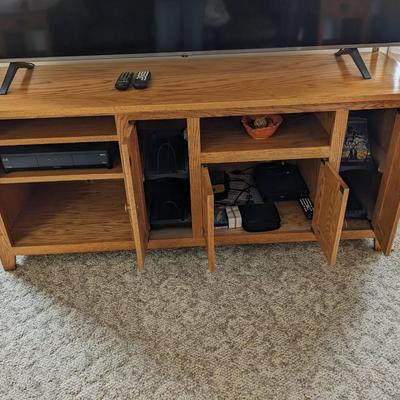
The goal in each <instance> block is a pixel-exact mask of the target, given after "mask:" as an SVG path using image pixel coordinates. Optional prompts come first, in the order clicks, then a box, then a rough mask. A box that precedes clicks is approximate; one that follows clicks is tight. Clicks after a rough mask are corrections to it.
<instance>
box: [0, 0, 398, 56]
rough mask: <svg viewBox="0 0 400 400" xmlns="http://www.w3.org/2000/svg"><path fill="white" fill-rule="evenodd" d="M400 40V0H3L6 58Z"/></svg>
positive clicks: (1, 47) (0, 35) (1, 34)
mask: <svg viewBox="0 0 400 400" xmlns="http://www.w3.org/2000/svg"><path fill="white" fill-rule="evenodd" d="M399 42H400V1H399V0H268V1H267V0H248V1H243V0H145V1H143V0H142V1H138V0H114V1H110V0H1V1H0V59H26V60H29V59H33V58H40V57H65V56H103V55H119V54H132V55H142V54H153V53H192V52H212V51H243V50H257V49H260V50H261V49H269V50H271V49H281V48H308V47H316V46H330V47H361V46H367V45H372V44H374V45H379V44H382V45H383V44H390V43H399Z"/></svg>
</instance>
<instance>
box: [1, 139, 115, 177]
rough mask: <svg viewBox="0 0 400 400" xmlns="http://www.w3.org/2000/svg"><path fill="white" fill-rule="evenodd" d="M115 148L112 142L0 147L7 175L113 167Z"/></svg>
mask: <svg viewBox="0 0 400 400" xmlns="http://www.w3.org/2000/svg"><path fill="white" fill-rule="evenodd" d="M117 151H118V150H117V146H116V145H115V144H113V143H82V144H61V145H59V144H57V145H33V146H12V147H2V148H0V160H1V164H2V167H3V169H4V171H5V172H6V173H11V172H16V171H33V170H51V169H73V168H112V167H113V162H114V158H115V155H116V153H117Z"/></svg>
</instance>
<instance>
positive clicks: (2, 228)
mask: <svg viewBox="0 0 400 400" xmlns="http://www.w3.org/2000/svg"><path fill="white" fill-rule="evenodd" d="M0 260H1V264H2V265H3V268H4V269H5V270H6V271H13V270H15V268H16V260H15V255H14V252H13V250H12V242H11V236H10V234H9V232H8V229H7V226H6V223H5V220H4V218H3V216H2V215H1V214H0Z"/></svg>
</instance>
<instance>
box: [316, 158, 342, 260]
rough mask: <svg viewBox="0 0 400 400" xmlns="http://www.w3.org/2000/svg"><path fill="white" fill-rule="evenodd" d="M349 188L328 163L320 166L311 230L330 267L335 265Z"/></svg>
mask: <svg viewBox="0 0 400 400" xmlns="http://www.w3.org/2000/svg"><path fill="white" fill-rule="evenodd" d="M348 197H349V188H348V186H347V185H346V183H345V182H344V181H343V180H342V179H341V178H340V176H339V174H338V173H337V172H336V171H335V170H334V168H333V167H332V166H331V165H330V163H328V162H323V163H322V164H321V168H320V173H319V179H318V187H317V195H316V199H315V210H314V218H313V221H312V228H313V230H314V233H315V236H316V238H317V240H318V241H319V243H320V245H321V248H322V250H323V252H324V254H325V256H326V258H327V261H328V263H329V264H330V265H334V264H335V263H336V257H337V252H338V249H339V242H340V237H341V234H342V229H343V223H344V217H345V212H346V206H347V200H348Z"/></svg>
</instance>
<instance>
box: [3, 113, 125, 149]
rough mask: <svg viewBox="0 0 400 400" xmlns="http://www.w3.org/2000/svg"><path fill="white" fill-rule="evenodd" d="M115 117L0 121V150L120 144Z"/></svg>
mask: <svg viewBox="0 0 400 400" xmlns="http://www.w3.org/2000/svg"><path fill="white" fill-rule="evenodd" d="M117 140H118V136H117V131H116V127H115V122H114V118H113V117H92V118H85V117H82V118H81V117H77V118H48V119H26V120H25V119H19V120H7V121H0V146H18V145H35V144H63V143H86V142H112V141H117Z"/></svg>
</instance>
